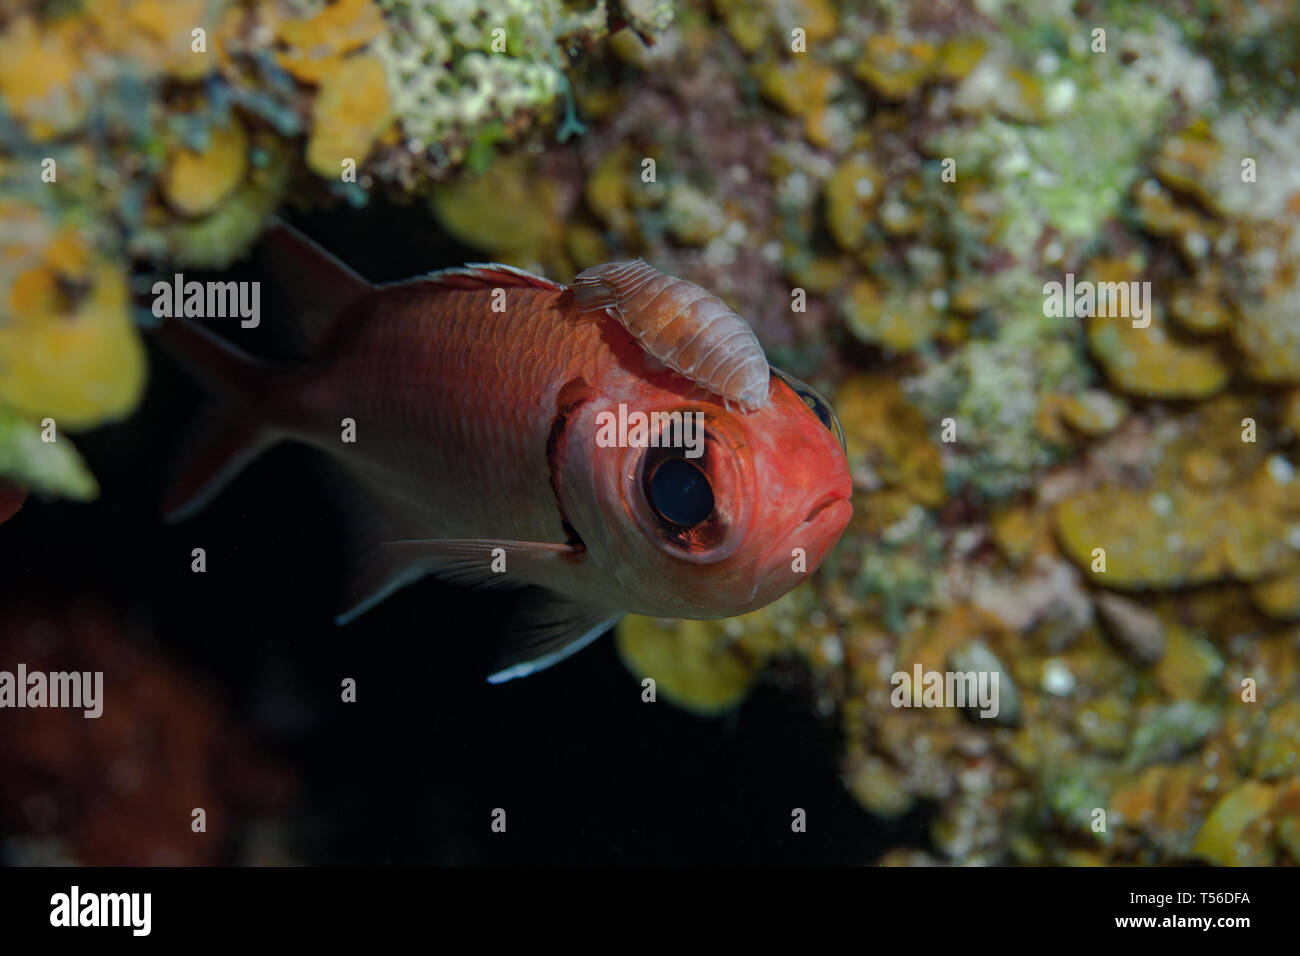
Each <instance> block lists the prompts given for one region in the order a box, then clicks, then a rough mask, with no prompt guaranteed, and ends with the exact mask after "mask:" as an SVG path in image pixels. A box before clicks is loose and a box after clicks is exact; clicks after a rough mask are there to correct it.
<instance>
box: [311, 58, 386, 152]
mask: <svg viewBox="0 0 1300 956" xmlns="http://www.w3.org/2000/svg"><path fill="white" fill-rule="evenodd" d="M391 119H392V106H391V103H390V101H389V98H388V80H387V78H386V77H385V75H384V65H383V63H381V62H380V61H379V58H378V57H375V56H371V55H370V54H362V55H360V56H355V57H351V58H349V59H347V60H344V61H343V62H342V63H340V64H339V65H338V68H337V69H335V70H333V71H332V72H330V73H328V74H326V76H325V78H324V79H323V80H322V82H321V86H320V92H319V93H318V94H317V95H316V102H315V104H314V105H313V107H312V134H311V140H310V141H309V142H308V143H307V165H308V166H310V167H311V168H312V170H313V171H314V172H316V173H319V174H320V175H321V176H327V177H330V178H335V177H337V176H339V174H340V173H341V172H342V169H343V166H342V163H343V160H345V159H353V160H355V161H356V163H357V165H358V166H360V165H361V164H362V162H363V161H364V160H365V158H366V156H367V155H368V154H369V153H370V149H371V147H372V146H373V145H374V142H375V140H376V139H377V138H378V137H379V135H380V134H381V133H382V132H383V131H384V130H385V129H386V128H387V127H388V124H389V122H390V121H391Z"/></svg>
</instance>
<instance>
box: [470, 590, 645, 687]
mask: <svg viewBox="0 0 1300 956" xmlns="http://www.w3.org/2000/svg"><path fill="white" fill-rule="evenodd" d="M622 616H623V615H622V614H621V613H617V612H615V613H611V612H610V611H608V610H606V609H602V608H594V607H587V606H585V605H582V604H578V603H576V602H574V601H570V600H569V599H568V598H565V597H562V596H560V595H558V594H556V593H555V592H553V591H548V590H546V589H545V588H537V589H536V591H535V592H533V593H531V594H529V595H528V597H527V599H526V600H525V602H524V604H523V606H522V607H521V608H520V610H519V611H518V613H517V614H516V617H515V620H514V622H513V624H512V628H511V634H510V640H509V641H508V642H507V644H506V645H505V647H503V648H502V650H501V654H500V657H499V659H498V664H497V670H496V672H495V673H493V674H491V675H490V676H489V677H488V683H490V684H503V683H505V682H506V681H508V680H514V679H515V678H516V677H527V676H528V675H529V674H536V673H537V672H538V671H542V670H545V669H546V668H548V667H550V666H551V665H552V664H558V663H559V662H560V661H562V660H564V659H565V658H566V657H569V656H570V655H572V654H576V653H577V652H578V651H580V650H582V649H583V648H584V647H586V646H587V645H588V644H590V643H591V642H592V641H594V640H595V639H596V638H598V637H600V635H602V634H604V633H605V632H606V631H608V630H609V629H610V628H611V627H613V626H614V625H615V624H617V623H618V621H619V619H620V618H621V617H622Z"/></svg>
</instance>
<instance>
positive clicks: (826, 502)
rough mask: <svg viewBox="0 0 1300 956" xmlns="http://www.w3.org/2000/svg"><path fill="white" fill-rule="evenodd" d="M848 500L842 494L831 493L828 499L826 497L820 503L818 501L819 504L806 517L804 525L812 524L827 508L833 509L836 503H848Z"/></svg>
mask: <svg viewBox="0 0 1300 956" xmlns="http://www.w3.org/2000/svg"><path fill="white" fill-rule="evenodd" d="M848 500H849V499H848V497H847V496H845V495H840V494H836V493H834V492H831V493H830V494H828V495H827V496H826V497H824V498H822V499H821V500H820V501H818V502H817V504H815V505H813V506H812V510H811V511H809V512H808V514H807V515H806V516H805V517H804V519H803V522H802V523H803V524H810V523H811V522H812V520H813V519H814V518H816V517H817V515H818V514H819V513H821V512H823V511H825V510H826V509H827V508H829V507H831V506H832V505H834V504H835V503H836V502H839V501H848Z"/></svg>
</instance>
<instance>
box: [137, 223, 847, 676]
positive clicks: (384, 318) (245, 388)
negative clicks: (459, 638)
mask: <svg viewBox="0 0 1300 956" xmlns="http://www.w3.org/2000/svg"><path fill="white" fill-rule="evenodd" d="M267 250H268V252H269V255H270V256H271V258H272V269H273V271H272V274H279V275H280V276H281V278H283V279H285V280H286V281H287V282H288V283H290V285H289V286H288V287H287V291H288V292H289V294H291V295H294V296H296V297H297V300H298V301H297V302H296V303H295V311H296V312H297V313H298V314H297V315H296V316H295V317H294V318H293V319H292V321H293V323H294V331H295V332H296V334H297V335H298V337H299V339H300V340H301V343H302V344H303V345H304V347H305V350H306V351H307V352H308V353H309V356H310V361H306V362H304V363H302V364H300V365H296V366H287V367H286V366H278V365H272V364H271V363H268V362H265V361H262V360H260V359H256V358H253V357H251V356H248V355H245V354H243V353H241V352H238V351H237V350H236V349H235V348H234V347H233V346H231V345H229V344H228V343H227V342H225V341H224V340H223V339H220V338H218V337H217V336H215V335H214V334H212V333H210V332H209V331H207V330H206V329H203V328H200V327H198V326H196V325H194V324H192V323H189V322H186V321H185V320H180V319H172V320H168V321H167V323H165V324H164V326H163V330H162V335H163V336H164V339H165V340H166V341H167V342H168V344H170V345H171V346H172V347H173V349H174V350H175V351H177V352H178V353H179V354H180V356H181V357H182V358H183V359H185V360H186V361H187V364H189V365H190V366H191V367H192V368H193V369H194V371H195V372H196V374H198V375H199V376H200V377H201V378H203V379H204V380H205V382H206V383H207V384H208V385H209V386H210V387H212V388H213V389H214V390H215V391H216V392H217V393H218V395H219V396H220V398H221V399H222V400H223V401H222V404H220V405H219V406H217V409H216V411H215V413H214V414H213V415H211V416H209V419H208V421H209V426H210V428H211V429H212V430H211V432H210V434H208V435H207V436H206V437H207V438H208V441H207V443H206V445H204V446H202V447H201V449H200V451H199V452H198V453H197V454H196V455H195V456H193V457H192V458H191V459H189V460H188V462H186V463H185V466H184V467H183V468H182V470H181V473H180V477H179V480H178V481H177V483H176V485H175V486H174V488H173V491H172V494H171V495H170V497H169V500H168V503H167V506H166V510H167V512H168V514H169V516H171V517H184V516H186V515H188V514H190V513H193V512H194V511H196V510H197V509H199V508H201V507H202V506H203V505H204V504H205V503H206V502H207V501H208V500H209V499H210V498H211V497H212V496H213V495H214V494H216V493H217V492H218V491H219V490H220V488H221V487H222V486H223V485H224V484H225V483H226V482H227V481H228V480H229V479H230V478H231V477H233V476H234V475H235V474H236V473H237V472H238V470H239V469H240V468H242V467H243V466H244V465H245V464H247V463H248V462H249V461H250V460H251V459H252V458H253V457H254V456H255V455H257V454H258V453H259V452H260V451H262V450H264V449H265V448H267V447H268V446H270V445H272V444H273V443H275V442H277V441H280V440H282V439H293V440H295V441H299V442H304V443H306V444H308V445H312V446H315V447H316V448H319V449H321V450H323V451H325V452H328V453H329V455H330V456H331V458H332V459H333V460H334V461H335V462H337V463H338V464H339V465H341V466H342V470H343V472H344V473H345V474H346V475H347V476H348V484H349V486H350V487H351V489H352V491H351V493H350V494H349V495H348V498H349V507H348V508H347V509H346V511H347V513H348V515H350V517H351V518H352V519H353V520H352V524H353V526H354V537H355V538H356V555H357V556H358V566H357V569H356V571H357V573H356V575H355V577H354V581H353V584H352V588H351V591H350V592H349V594H348V595H347V604H346V607H345V609H344V611H343V613H342V614H340V615H339V618H338V620H339V622H340V623H345V622H347V621H349V620H351V619H352V618H353V617H355V616H356V615H358V614H360V613H361V612H362V611H364V610H366V609H367V608H369V607H371V606H372V605H374V604H375V603H377V602H378V601H380V600H382V599H383V598H384V597H385V596H387V595H388V594H390V593H392V592H393V591H394V590H396V589H397V588H398V587H401V586H402V585H404V584H406V583H408V582H410V581H412V580H414V579H416V578H418V577H421V576H423V575H425V574H430V573H431V574H436V575H438V576H440V577H442V578H444V579H448V580H451V581H457V582H463V583H469V584H474V585H494V584H496V585H507V586H520V585H532V586H535V588H534V590H533V592H532V595H531V600H528V601H525V602H524V604H523V607H524V610H523V611H522V612H521V620H520V626H519V628H518V633H517V635H516V643H515V644H513V645H512V647H511V649H510V650H509V656H508V659H507V660H506V661H505V662H504V664H503V666H502V670H501V671H500V672H498V673H497V674H495V675H493V677H492V678H491V679H492V680H494V681H499V680H506V679H509V678H511V677H517V676H521V675H523V674H528V673H531V672H533V671H536V670H540V669H541V668H543V667H546V666H548V665H549V664H551V663H554V662H555V661H557V660H560V659H561V658H563V657H565V656H568V655H569V654H571V653H573V652H574V651H575V650H577V649H579V648H580V647H582V646H584V645H585V644H587V643H589V642H590V641H592V640H594V639H595V638H596V637H597V636H599V635H600V634H601V633H603V632H604V631H605V630H606V629H608V628H609V627H610V626H611V625H612V624H613V623H614V622H616V621H617V620H618V619H619V618H620V617H621V616H622V615H624V614H627V613H637V614H652V615H660V616H667V617H686V618H719V617H728V616H731V615H735V614H742V613H744V612H746V611H751V610H754V609H755V608H759V607H762V606H763V605H765V604H768V603H770V602H771V601H773V600H775V599H776V598H778V597H780V596H781V595H782V594H784V593H786V592H787V591H789V590H790V589H791V588H793V587H794V586H795V585H797V584H798V583H799V582H800V581H802V580H803V579H804V577H805V575H806V573H807V572H810V571H812V570H814V569H815V568H816V567H817V566H818V565H819V564H820V563H821V561H822V559H823V558H825V556H826V553H827V552H828V551H829V550H830V549H831V547H832V545H834V544H835V542H836V541H837V540H838V539H839V537H840V535H841V534H842V533H843V531H844V528H845V526H846V525H847V524H848V520H849V516H850V514H851V513H852V508H851V506H850V504H849V493H850V479H849V469H848V463H847V461H846V459H845V455H844V450H843V447H842V445H843V435H842V433H840V432H839V431H838V429H839V423H838V422H837V421H836V420H835V418H834V415H833V414H832V413H831V411H830V408H829V406H828V405H827V404H826V403H825V401H824V400H822V399H821V398H820V397H819V396H818V395H817V394H816V393H815V392H813V391H812V390H811V389H809V388H808V387H807V386H806V385H803V384H802V383H800V382H798V381H797V380H795V379H793V378H791V377H789V376H787V375H784V374H783V373H781V372H777V371H776V370H771V371H772V373H773V374H769V368H768V365H767V361H766V358H765V357H764V356H763V352H762V348H761V347H760V346H759V344H758V340H757V339H756V338H755V337H754V334H753V332H752V331H751V330H750V329H749V326H748V325H747V324H746V323H745V322H744V320H743V319H741V318H740V317H739V316H738V315H736V314H735V313H734V312H732V311H731V310H730V309H728V308H727V307H726V305H724V304H723V303H722V301H721V300H720V299H718V298H717V297H716V296H713V295H710V294H709V293H708V292H706V291H705V290H703V289H701V288H700V287H699V286H696V285H693V284H691V283H689V282H685V281H683V280H680V279H675V278H673V277H671V276H666V275H664V274H663V273H661V272H658V271H657V270H655V269H653V268H651V267H650V266H648V265H646V264H645V263H644V262H640V261H639V260H638V261H636V262H619V263H610V264H608V265H604V266H598V267H596V268H593V269H588V270H586V271H585V272H583V273H581V274H580V275H579V276H578V277H577V278H576V279H575V280H574V283H573V285H572V286H564V285H561V284H559V283H557V282H552V281H550V280H549V279H544V278H541V277H539V276H534V275H530V274H528V273H526V272H523V271H521V270H518V269H514V268H511V267H509V266H502V265H472V266H467V267H465V268H460V269H449V270H446V271H443V272H436V273H432V274H430V275H427V276H422V277H419V278H414V279H409V280H406V281H403V282H397V283H393V284H390V285H382V286H373V285H371V284H369V283H367V282H366V281H364V280H363V279H361V278H360V277H359V276H358V275H356V274H355V273H354V272H352V271H351V270H349V269H348V268H347V267H345V266H343V265H342V264H341V263H339V262H338V261H337V260H335V259H333V258H332V257H330V256H329V255H328V254H326V253H325V252H323V251H322V250H320V249H319V248H317V247H316V246H315V245H313V244H312V243H310V242H309V241H307V240H306V239H304V238H303V237H301V236H299V235H298V234H297V233H294V232H293V231H291V230H289V229H288V228H287V227H283V226H281V227H277V228H275V229H274V230H273V231H272V232H271V233H270V235H269V236H268V239H267ZM345 419H350V420H351V421H352V423H354V424H353V426H352V427H353V428H354V436H348V437H354V438H355V440H353V441H345V440H344V436H345V423H344V420H345ZM701 423H702V424H703V432H702V434H700V433H698V432H696V431H695V429H694V428H693V427H692V426H698V425H699V424H701ZM837 438H838V439H839V440H838V441H837Z"/></svg>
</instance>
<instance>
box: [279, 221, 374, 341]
mask: <svg viewBox="0 0 1300 956" xmlns="http://www.w3.org/2000/svg"><path fill="white" fill-rule="evenodd" d="M258 257H259V258H260V259H261V260H262V263H263V266H264V271H265V273H266V275H267V279H268V281H269V282H271V283H273V284H274V286H275V290H276V294H277V295H278V296H279V297H281V301H283V302H284V304H285V306H286V310H285V313H284V314H283V315H277V316H276V325H277V327H279V328H280V329H282V330H283V332H284V336H285V338H286V343H285V344H286V345H287V346H288V347H289V348H290V349H291V350H293V352H294V353H296V354H298V355H310V354H311V353H312V352H314V351H315V350H316V346H317V345H318V344H319V343H320V342H321V340H322V339H323V338H324V337H325V333H326V332H327V331H328V330H329V328H330V326H332V325H333V324H334V320H335V319H336V318H337V317H338V316H339V315H340V314H341V313H342V312H343V311H345V310H346V309H347V307H348V306H350V305H351V304H352V303H354V302H356V301H357V300H358V299H360V298H361V297H362V296H364V295H367V294H369V293H370V292H372V291H374V286H373V285H371V284H370V283H369V282H367V281H366V280H365V279H363V278H362V277H361V276H359V275H357V273H355V272H353V271H352V270H351V269H350V268H348V267H347V266H346V265H344V264H343V263H342V262H341V261H340V260H339V259H337V258H336V257H334V256H332V255H330V254H329V253H328V252H326V251H325V250H324V249H322V248H321V247H320V246H318V245H317V244H316V243H315V242H313V241H312V240H310V239H308V238H307V237H306V236H304V235H303V234H302V233H301V232H299V231H298V230H297V229H294V228H293V227H292V226H290V225H288V224H287V223H285V222H283V221H281V220H279V219H276V220H273V224H272V226H271V228H270V229H268V230H267V231H266V233H265V234H264V235H263V237H262V242H261V245H260V246H259V249H258Z"/></svg>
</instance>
